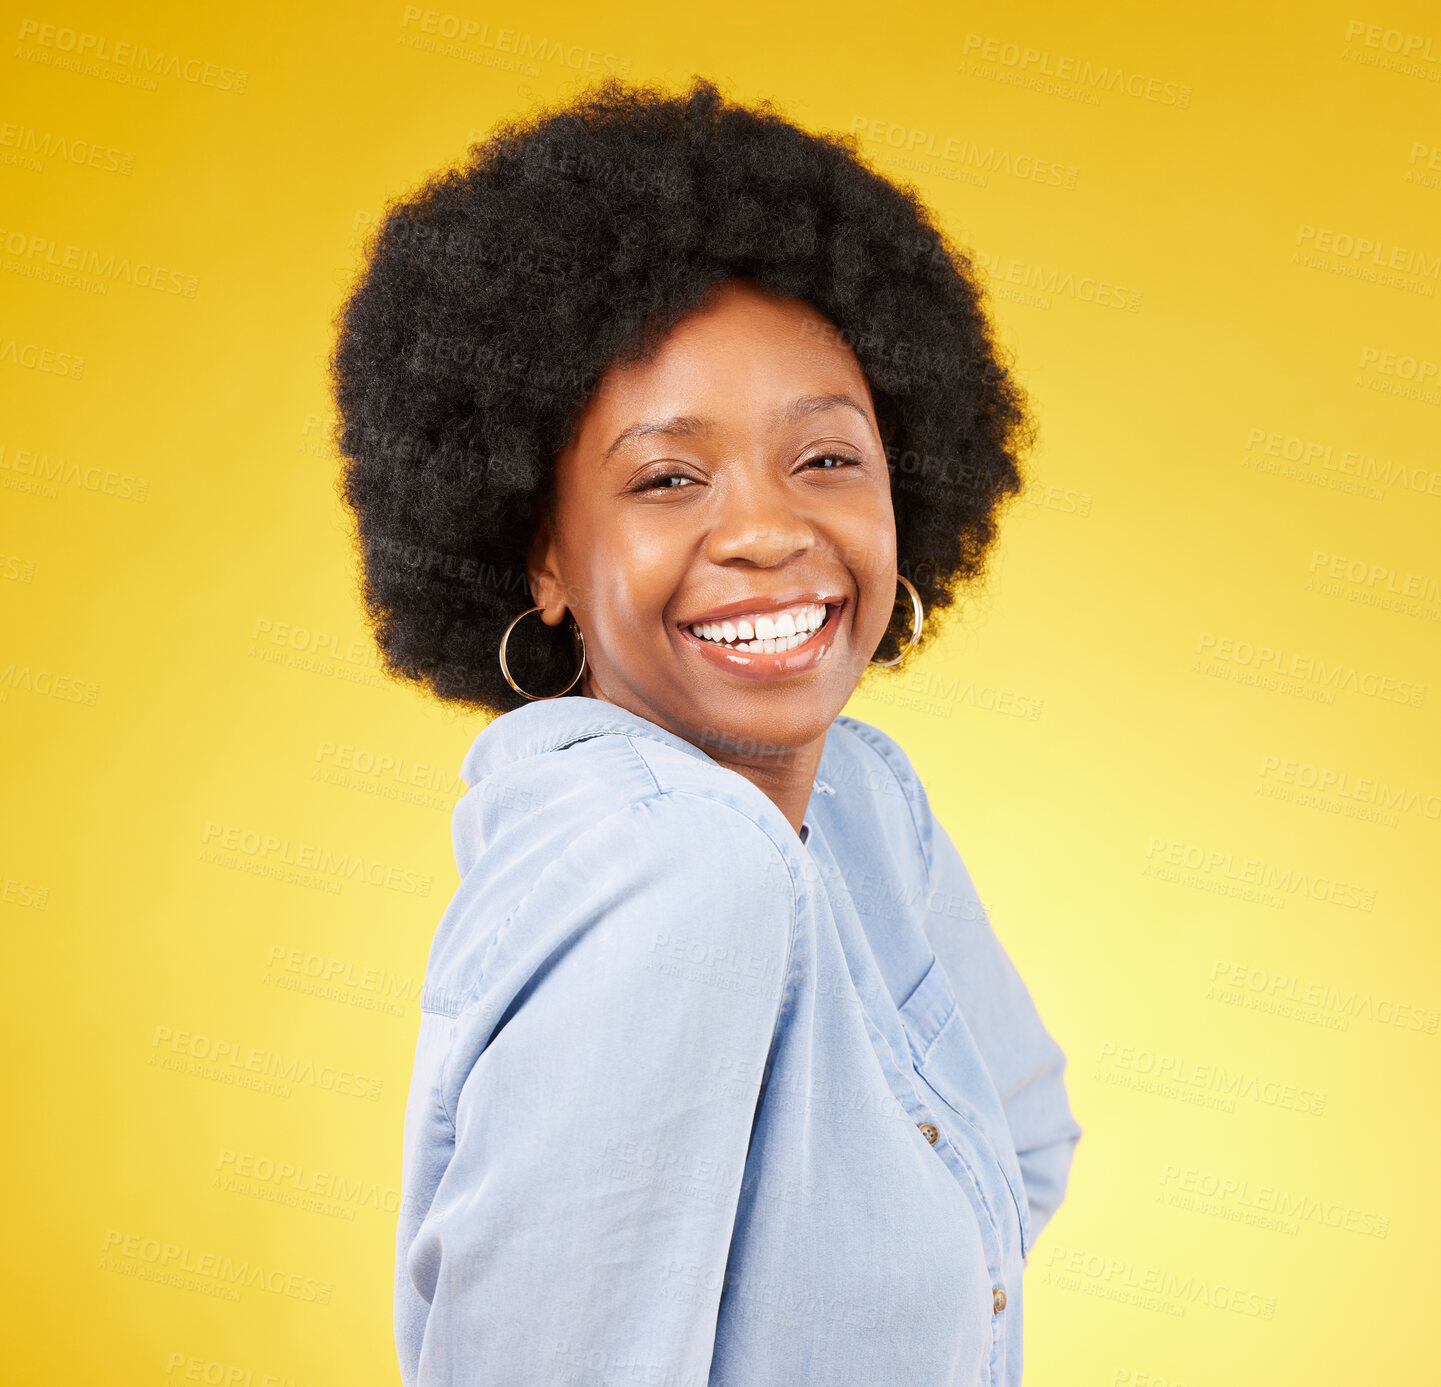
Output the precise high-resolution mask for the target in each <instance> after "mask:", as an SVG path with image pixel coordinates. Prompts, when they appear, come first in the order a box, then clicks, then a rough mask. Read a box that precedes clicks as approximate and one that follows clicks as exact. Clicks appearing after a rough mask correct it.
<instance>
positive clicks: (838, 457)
mask: <svg viewBox="0 0 1441 1387" xmlns="http://www.w3.org/2000/svg"><path fill="white" fill-rule="evenodd" d="M818 462H833V463H835V464H837V465H836V466H835V467H826V468H823V469H822V470H823V471H826V472H835V471H838V470H839V469H840V468H841V467H860V466H863V464H862V462H861V460H860V458H853V457H847V456H846V455H845V454H844V453H822V454H821V455H820V456H819V457H813V458H811V459H810V461H809V462H807V463H806V464H805V465H806V466H807V467H814V466H815V465H816V463H818Z"/></svg>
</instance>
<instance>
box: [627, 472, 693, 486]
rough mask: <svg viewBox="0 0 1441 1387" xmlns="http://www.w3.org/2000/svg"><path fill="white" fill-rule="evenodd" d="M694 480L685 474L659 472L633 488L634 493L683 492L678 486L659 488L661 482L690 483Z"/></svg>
mask: <svg viewBox="0 0 1441 1387" xmlns="http://www.w3.org/2000/svg"><path fill="white" fill-rule="evenodd" d="M693 480H694V478H692V477H687V476H686V475H685V473H683V472H657V473H655V474H654V475H653V476H649V477H646V478H645V479H644V480H643V481H641V482H638V483H637V484H636V485H635V486H633V487H632V488H631V490H632V491H681V490H683V488H682V487H678V486H659V485H657V483H659V482H689V481H693Z"/></svg>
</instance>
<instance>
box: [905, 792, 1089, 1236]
mask: <svg viewBox="0 0 1441 1387" xmlns="http://www.w3.org/2000/svg"><path fill="white" fill-rule="evenodd" d="M916 783H917V786H918V787H919V781H917V782H916ZM921 794H922V795H923V796H924V794H925V791H924V789H921ZM923 804H924V808H925V811H926V814H927V815H928V817H929V834H928V836H929V840H930V841H929V857H930V889H929V891H928V893H927V914H926V921H925V928H926V934H927V936H928V938H929V939H930V943H931V947H932V948H933V949H934V950H935V953H936V957H937V958H938V959H939V960H940V963H941V967H942V968H943V969H944V970H945V972H946V977H947V978H948V980H949V981H950V983H951V986H952V988H953V990H954V991H955V994H956V1000H957V1003H958V1004H959V1006H960V1008H961V1011H962V1013H963V1015H964V1016H965V1018H966V1024H967V1025H968V1026H969V1027H970V1031H971V1035H972V1036H973V1037H974V1039H975V1042H976V1045H977V1047H978V1048H979V1049H980V1051H981V1055H982V1058H983V1059H984V1060H985V1061H986V1066H987V1068H988V1069H989V1070H990V1071H991V1078H992V1080H993V1081H994V1083H995V1085H996V1091H997V1093H998V1094H999V1095H1000V1099H1001V1103H1002V1105H1003V1106H1004V1108H1005V1112H1006V1122H1007V1125H1008V1126H1009V1127H1010V1130H1011V1139H1012V1141H1013V1142H1014V1143H1015V1148H1016V1157H1017V1160H1018V1162H1019V1164H1020V1168H1021V1179H1022V1180H1023V1181H1024V1183H1025V1187H1026V1199H1027V1203H1028V1204H1029V1205H1030V1223H1031V1242H1032V1244H1033V1245H1034V1242H1035V1240H1036V1238H1038V1237H1039V1236H1040V1233H1041V1229H1043V1228H1044V1227H1045V1226H1046V1224H1047V1223H1049V1222H1050V1220H1051V1217H1052V1216H1053V1215H1054V1214H1055V1212H1056V1210H1057V1209H1058V1208H1060V1206H1061V1203H1062V1201H1063V1200H1064V1199H1065V1196H1066V1186H1067V1183H1068V1181H1069V1178H1070V1170H1071V1162H1072V1160H1073V1158H1074V1156H1075V1149H1076V1144H1077V1142H1079V1141H1080V1139H1081V1135H1082V1129H1081V1127H1080V1125H1079V1124H1078V1123H1077V1122H1076V1120H1075V1117H1074V1116H1073V1115H1072V1112H1071V1105H1070V1100H1069V1098H1068V1096H1067V1094H1066V1085H1065V1069H1066V1055H1065V1052H1064V1051H1063V1050H1062V1049H1061V1047H1060V1045H1058V1044H1057V1043H1056V1041H1055V1039H1054V1038H1053V1037H1052V1036H1051V1034H1050V1032H1049V1031H1047V1029H1046V1027H1045V1024H1044V1023H1043V1022H1042V1020H1041V1017H1040V1014H1039V1013H1038V1011H1037V1010H1036V1004H1035V1002H1034V1001H1033V1000H1032V998H1031V994H1030V992H1029V990H1028V989H1027V987H1026V985H1025V983H1024V982H1023V981H1022V980H1021V976H1020V974H1019V973H1018V972H1017V971H1016V966H1015V964H1014V963H1012V961H1011V957H1010V955H1009V954H1008V953H1007V952H1006V950H1005V947H1004V946H1003V945H1002V943H1001V941H1000V940H999V939H998V938H997V937H996V934H995V931H994V930H993V929H992V928H991V923H990V920H989V918H988V917H987V915H986V912H985V908H984V907H983V906H982V905H981V901H980V897H979V895H978V894H977V892H976V888H975V885H974V883H973V882H972V881H971V876H970V873H969V872H968V871H967V869H966V866H965V863H964V862H963V861H962V860H961V855H960V853H959V852H958V851H957V850H956V846H955V844H954V842H952V840H951V836H950V834H949V833H948V832H947V831H946V828H945V825H944V824H942V823H941V821H940V820H939V819H937V818H936V817H935V815H934V813H933V812H932V811H931V809H930V805H929V802H928V801H925V800H923Z"/></svg>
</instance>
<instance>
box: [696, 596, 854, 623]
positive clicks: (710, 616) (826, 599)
mask: <svg viewBox="0 0 1441 1387" xmlns="http://www.w3.org/2000/svg"><path fill="white" fill-rule="evenodd" d="M845 600H846V599H845V597H844V595H843V594H841V593H835V592H820V591H818V590H816V589H814V588H813V589H811V590H810V591H808V592H802V591H801V590H800V589H799V588H795V589H792V590H791V591H790V592H778V593H776V594H775V595H774V596H771V597H758V596H751V597H743V598H741V600H740V601H739V602H732V603H730V604H729V605H728V606H725V607H712V608H711V609H710V611H708V612H701V613H700V615H698V616H688V617H686V619H685V620H684V621H681V622H677V623H676V624H677V625H678V626H680V627H681V629H682V630H684V629H685V628H686V627H687V626H702V625H704V624H705V623H706V622H707V621H724V620H726V618H727V617H732V616H749V615H750V613H752V612H774V611H779V610H780V608H782V607H794V606H796V605H797V604H800V603H806V602H811V603H817V602H823V603H825V605H826V606H827V607H839V606H840V605H841V604H842V603H844V602H845Z"/></svg>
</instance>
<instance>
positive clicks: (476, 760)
mask: <svg viewBox="0 0 1441 1387" xmlns="http://www.w3.org/2000/svg"><path fill="white" fill-rule="evenodd" d="M608 732H617V733H620V734H621V735H622V736H627V737H649V738H650V739H651V740H652V741H656V742H661V743H663V744H664V745H665V746H669V747H674V748H675V749H676V750H677V751H683V752H685V753H686V754H687V755H690V756H694V757H696V758H697V759H698V760H701V761H708V762H710V764H711V765H713V766H715V765H719V764H720V763H719V762H718V761H716V760H715V758H714V757H712V756H708V755H707V754H706V753H705V752H704V751H702V750H701V749H700V748H699V747H698V746H696V745H695V744H694V743H692V742H688V741H686V739H685V738H684V737H679V736H677V735H676V734H675V733H674V732H671V731H669V730H668V729H667V728H664V727H661V726H660V725H659V724H657V723H654V722H651V721H650V719H649V718H643V717H641V716H640V714H639V713H632V712H631V711H630V710H629V709H626V708H621V707H618V706H617V705H616V704H614V703H607V702H606V701H605V700H604V699H600V698H587V697H586V696H585V695H583V694H582V695H575V694H567V695H562V696H561V697H560V698H544V699H536V700H535V701H534V702H533V703H525V704H522V705H521V706H520V707H519V708H512V709H511V710H510V711H509V712H507V713H502V714H501V715H500V716H499V717H498V718H495V719H494V720H493V721H491V722H490V723H489V724H487V726H486V727H485V729H484V730H483V731H482V732H481V733H480V735H479V736H478V737H476V739H475V742H474V744H473V745H472V746H471V748H470V750H469V751H468V752H467V753H466V757H465V760H464V762H462V764H461V768H460V778H461V780H462V781H464V782H465V784H466V786H467V787H469V786H472V785H476V784H478V783H479V782H480V781H482V780H484V779H486V777H487V776H489V775H491V774H493V773H494V772H495V771H497V770H499V769H500V768H501V767H502V766H505V765H508V764H509V763H510V762H512V761H523V760H525V759H526V758H527V757H529V756H541V755H543V754H544V753H546V752H547V751H559V750H560V749H561V747H566V746H570V745H571V743H572V742H579V741H584V740H585V738H587V737H599V736H601V735H603V734H605V733H608ZM829 750H830V735H829V733H827V736H826V746H825V748H824V749H823V750H822V752H821V761H822V764H824V762H825V756H826V752H828V751H829ZM819 783H822V782H819V778H818V784H819ZM817 792H818V791H817V789H812V791H811V795H812V803H814V797H815V795H816V794H817ZM824 793H833V792H832V791H830V790H829V788H827V789H826V790H825V791H824ZM811 817H812V816H811V811H810V809H809V808H808V809H807V810H806V816H805V819H804V821H803V822H802V824H801V833H800V839H801V842H803V843H804V842H806V841H807V839H808V838H809V837H810V830H811Z"/></svg>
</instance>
